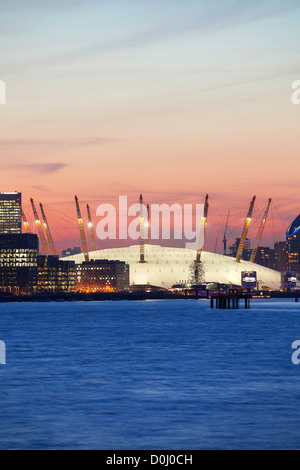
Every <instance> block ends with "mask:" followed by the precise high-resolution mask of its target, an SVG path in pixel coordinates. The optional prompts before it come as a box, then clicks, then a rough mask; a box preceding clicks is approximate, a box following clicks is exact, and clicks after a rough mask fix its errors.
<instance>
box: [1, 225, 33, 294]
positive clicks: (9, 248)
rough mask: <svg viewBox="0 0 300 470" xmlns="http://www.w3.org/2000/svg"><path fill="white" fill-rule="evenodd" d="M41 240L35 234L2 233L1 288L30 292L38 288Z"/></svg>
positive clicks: (6, 290) (23, 292)
mask: <svg viewBox="0 0 300 470" xmlns="http://www.w3.org/2000/svg"><path fill="white" fill-rule="evenodd" d="M38 251H39V241H38V237H37V235H34V234H29V233H26V234H0V290H1V291H4V292H10V293H13V294H29V293H33V292H35V291H36V288H37V255H38Z"/></svg>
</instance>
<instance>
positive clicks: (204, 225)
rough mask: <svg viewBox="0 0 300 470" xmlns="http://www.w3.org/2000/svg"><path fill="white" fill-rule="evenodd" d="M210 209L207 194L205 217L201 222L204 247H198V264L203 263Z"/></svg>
mask: <svg viewBox="0 0 300 470" xmlns="http://www.w3.org/2000/svg"><path fill="white" fill-rule="evenodd" d="M208 207H209V204H208V194H206V197H205V203H204V212H203V217H202V221H201V230H203V242H202V246H200V247H198V250H197V255H196V261H197V263H200V261H201V255H202V251H203V248H204V241H205V232H206V227H207V215H208Z"/></svg>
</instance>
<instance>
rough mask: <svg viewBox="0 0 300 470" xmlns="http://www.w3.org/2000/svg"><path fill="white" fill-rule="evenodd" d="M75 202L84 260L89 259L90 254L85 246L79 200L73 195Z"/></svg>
mask: <svg viewBox="0 0 300 470" xmlns="http://www.w3.org/2000/svg"><path fill="white" fill-rule="evenodd" d="M75 202H76V210H77V220H78V225H79V231H80V237H81V243H82V251H83V254H84V259H85V261H90V256H89V250H88V246H87V241H86V236H85V231H84V226H83V220H82V217H81V212H80V207H79V202H78V197H77V196H75Z"/></svg>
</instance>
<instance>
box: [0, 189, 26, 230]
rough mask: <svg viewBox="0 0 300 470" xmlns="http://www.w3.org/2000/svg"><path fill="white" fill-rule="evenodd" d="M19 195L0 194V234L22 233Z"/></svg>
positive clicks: (20, 199) (15, 193)
mask: <svg viewBox="0 0 300 470" xmlns="http://www.w3.org/2000/svg"><path fill="white" fill-rule="evenodd" d="M21 202H22V198H21V193H17V192H14V193H0V234H1V233H22V214H21V207H20V206H21Z"/></svg>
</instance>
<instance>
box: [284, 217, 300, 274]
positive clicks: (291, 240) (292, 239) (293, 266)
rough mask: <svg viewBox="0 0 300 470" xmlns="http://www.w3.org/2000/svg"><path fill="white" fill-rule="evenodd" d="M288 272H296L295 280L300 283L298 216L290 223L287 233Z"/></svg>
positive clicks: (299, 221)
mask: <svg viewBox="0 0 300 470" xmlns="http://www.w3.org/2000/svg"><path fill="white" fill-rule="evenodd" d="M286 240H287V245H288V264H289V271H296V273H297V279H298V280H299V281H300V214H299V215H298V217H296V219H295V220H294V222H292V223H291V225H290V226H289V228H288V230H287V232H286Z"/></svg>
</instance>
